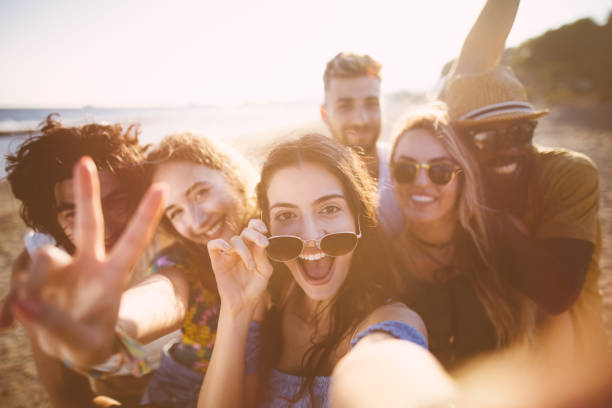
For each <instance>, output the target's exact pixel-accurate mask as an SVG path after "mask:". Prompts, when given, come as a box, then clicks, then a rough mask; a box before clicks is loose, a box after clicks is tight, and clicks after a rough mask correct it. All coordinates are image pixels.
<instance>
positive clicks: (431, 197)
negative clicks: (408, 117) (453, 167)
mask: <svg viewBox="0 0 612 408" xmlns="http://www.w3.org/2000/svg"><path fill="white" fill-rule="evenodd" d="M392 160H393V162H394V163H398V162H401V161H410V162H415V163H427V164H434V163H438V162H442V163H452V164H455V163H454V160H453V159H452V157H451V156H450V155H449V154H448V152H447V151H446V149H445V148H444V146H443V145H442V143H440V141H439V140H438V138H437V137H436V136H434V134H433V133H432V132H431V131H429V130H427V129H410V130H407V131H406V132H404V133H403V134H402V135H401V136H400V140H399V142H398V143H397V146H396V148H395V152H394V153H393V157H392ZM459 185H460V180H459V177H453V178H452V181H451V182H450V183H448V184H447V185H439V184H436V183H434V182H432V181H431V179H430V178H429V175H428V171H427V169H425V168H423V167H420V168H419V169H418V171H417V174H416V178H415V179H414V181H413V182H409V183H399V182H398V181H397V180H396V179H395V177H394V178H393V188H394V190H395V195H396V196H397V199H398V202H399V203H400V205H401V207H402V210H403V212H404V217H405V218H406V220H407V221H408V222H419V223H428V222H436V221H441V220H444V219H449V220H450V219H452V220H454V217H455V209H456V203H457V199H458V197H459V191H460V190H459ZM453 222H454V221H453Z"/></svg>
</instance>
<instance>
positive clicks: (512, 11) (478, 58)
mask: <svg viewBox="0 0 612 408" xmlns="http://www.w3.org/2000/svg"><path fill="white" fill-rule="evenodd" d="M518 6H519V0H488V1H487V3H486V4H485V6H484V8H483V9H482V11H481V12H480V15H479V16H478V19H477V20H476V22H475V23H474V25H473V26H472V29H471V30H470V32H469V33H468V35H467V37H466V38H465V41H464V42H463V47H462V48H461V53H460V54H459V58H457V62H456V63H455V66H454V67H453V69H452V70H451V74H450V75H451V76H452V75H453V74H466V73H478V72H485V71H488V70H490V69H492V68H493V67H495V65H497V64H498V63H499V59H500V58H501V56H502V53H503V52H504V48H505V46H506V38H507V37H508V34H509V33H510V29H511V28H512V24H513V23H514V18H515V17H516V12H517V10H518Z"/></svg>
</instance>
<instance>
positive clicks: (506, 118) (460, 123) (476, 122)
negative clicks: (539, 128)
mask: <svg viewBox="0 0 612 408" xmlns="http://www.w3.org/2000/svg"><path fill="white" fill-rule="evenodd" d="M548 112H549V111H548V109H542V110H539V111H534V112H533V113H524V112H520V113H512V112H508V113H502V114H499V115H494V116H489V117H486V118H482V119H467V120H457V121H452V122H451V125H453V126H456V127H459V128H466V127H472V126H480V125H486V124H489V123H499V122H510V121H513V120H517V119H528V120H529V119H531V120H533V119H538V118H541V117H542V116H544V115H547V114H548Z"/></svg>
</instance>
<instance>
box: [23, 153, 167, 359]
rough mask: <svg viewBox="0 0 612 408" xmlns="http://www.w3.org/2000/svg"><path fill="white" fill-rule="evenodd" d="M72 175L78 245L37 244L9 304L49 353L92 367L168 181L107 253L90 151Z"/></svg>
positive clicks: (104, 351)
mask: <svg viewBox="0 0 612 408" xmlns="http://www.w3.org/2000/svg"><path fill="white" fill-rule="evenodd" d="M73 180H74V195H75V197H74V201H75V207H76V216H75V229H74V241H75V242H74V244H75V247H76V252H75V254H74V256H70V255H68V254H67V253H65V252H64V251H62V250H60V249H59V248H56V247H51V246H48V247H44V248H41V249H40V250H39V251H38V252H37V253H36V255H35V256H34V258H33V259H32V262H31V264H30V266H29V268H28V270H27V273H26V274H25V276H24V277H23V279H21V280H20V281H19V282H17V284H16V285H15V292H16V293H15V295H14V297H15V298H16V300H15V301H14V305H13V310H14V312H15V315H16V316H17V318H18V319H19V320H20V321H21V322H22V323H23V324H24V326H25V327H26V328H27V329H28V330H29V331H30V334H31V335H33V336H35V337H36V339H37V340H38V343H39V344H40V346H41V347H42V348H43V350H44V351H45V352H46V353H47V354H49V355H51V356H53V357H57V358H64V359H67V360H69V361H70V362H72V363H73V364H76V365H78V366H85V367H89V366H91V365H94V364H96V363H99V362H100V361H103V360H104V359H105V358H106V357H107V356H108V355H110V354H112V352H113V350H112V348H113V344H114V326H115V324H116V321H117V315H118V310H119V303H120V300H121V295H122V293H123V291H124V289H125V286H126V284H127V280H128V278H129V273H130V271H131V268H132V266H133V265H134V264H135V262H136V261H137V260H138V258H139V256H140V254H141V253H142V251H143V250H144V248H145V246H146V244H147V242H148V241H149V239H150V238H151V236H152V235H153V232H154V231H155V228H156V226H157V223H158V221H159V218H160V217H161V214H162V211H161V210H162V206H163V201H164V197H165V187H163V186H159V185H157V186H152V187H151V188H150V189H149V191H148V192H147V193H146V194H145V196H144V198H143V199H142V201H141V203H140V205H139V207H138V209H137V210H136V212H135V214H134V216H133V217H132V219H131V221H130V222H129V224H128V226H127V228H126V229H125V230H124V232H123V234H122V235H121V237H120V238H119V240H118V241H117V243H116V244H115V246H114V247H113V248H112V250H111V251H110V252H109V253H107V252H106V250H105V247H104V220H103V215H102V207H101V203H100V184H99V179H98V174H97V171H96V167H95V164H94V162H93V161H92V160H91V159H90V158H88V157H85V158H83V159H81V160H80V161H79V162H78V163H77V164H76V165H75V167H74V172H73Z"/></svg>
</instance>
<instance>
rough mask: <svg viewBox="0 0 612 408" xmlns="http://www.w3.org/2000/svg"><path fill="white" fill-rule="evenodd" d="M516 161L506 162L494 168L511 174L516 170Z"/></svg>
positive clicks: (498, 171) (500, 172) (499, 171)
mask: <svg viewBox="0 0 612 408" xmlns="http://www.w3.org/2000/svg"><path fill="white" fill-rule="evenodd" d="M516 167H517V165H516V163H510V164H506V165H505V166H500V167H494V170H495V172H496V173H499V174H510V173H513V172H514V170H516Z"/></svg>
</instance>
